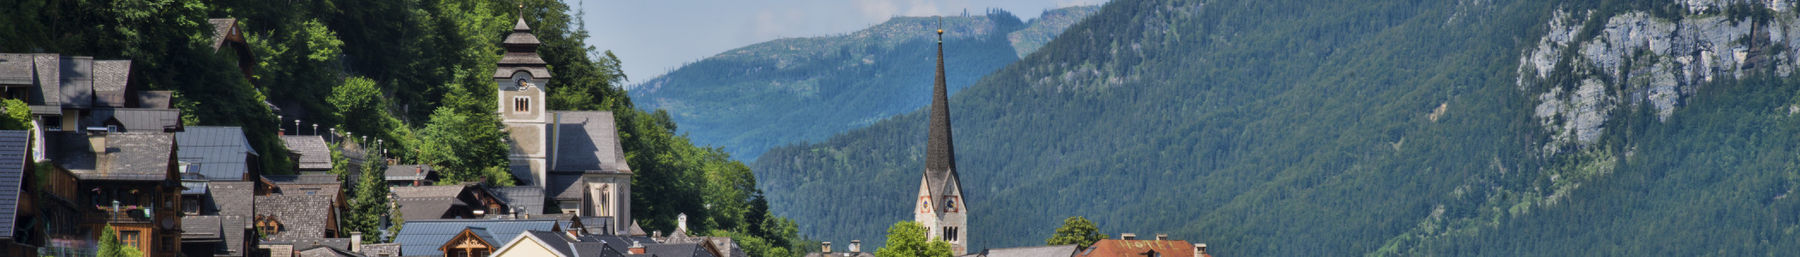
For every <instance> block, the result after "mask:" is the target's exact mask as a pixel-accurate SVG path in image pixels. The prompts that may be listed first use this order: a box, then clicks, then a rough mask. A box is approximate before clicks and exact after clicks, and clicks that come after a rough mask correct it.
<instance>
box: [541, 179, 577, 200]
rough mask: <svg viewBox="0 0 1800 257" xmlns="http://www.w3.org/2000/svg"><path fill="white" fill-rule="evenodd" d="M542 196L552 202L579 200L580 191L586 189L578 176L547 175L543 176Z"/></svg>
mask: <svg viewBox="0 0 1800 257" xmlns="http://www.w3.org/2000/svg"><path fill="white" fill-rule="evenodd" d="M544 179H545V180H548V181H545V185H546V186H548V188H545V190H544V194H547V195H549V196H550V197H551V199H553V200H581V194H582V191H583V190H585V188H586V187H587V185H586V184H583V183H581V175H580V174H548V175H545V176H544Z"/></svg>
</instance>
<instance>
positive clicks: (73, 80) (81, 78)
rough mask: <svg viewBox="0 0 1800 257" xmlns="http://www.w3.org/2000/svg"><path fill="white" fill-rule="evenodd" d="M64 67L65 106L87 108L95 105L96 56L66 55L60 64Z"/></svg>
mask: <svg viewBox="0 0 1800 257" xmlns="http://www.w3.org/2000/svg"><path fill="white" fill-rule="evenodd" d="M58 67H59V68H60V69H62V79H61V80H60V83H62V86H61V90H62V92H60V93H59V95H60V96H61V97H62V101H61V102H62V107H63V108H79V109H87V108H90V107H93V106H94V57H87V56H73V57H64V58H63V59H62V63H61V64H60V65H58Z"/></svg>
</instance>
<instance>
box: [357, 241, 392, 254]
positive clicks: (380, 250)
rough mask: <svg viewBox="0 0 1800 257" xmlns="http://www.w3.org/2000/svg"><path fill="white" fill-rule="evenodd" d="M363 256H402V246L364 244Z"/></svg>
mask: <svg viewBox="0 0 1800 257" xmlns="http://www.w3.org/2000/svg"><path fill="white" fill-rule="evenodd" d="M361 254H363V256H383V255H382V254H386V256H400V244H396V243H385V244H363V245H362V252H361Z"/></svg>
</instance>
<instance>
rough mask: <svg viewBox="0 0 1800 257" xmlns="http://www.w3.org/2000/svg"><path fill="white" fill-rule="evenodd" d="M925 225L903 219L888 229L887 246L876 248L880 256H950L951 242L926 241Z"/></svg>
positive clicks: (951, 254)
mask: <svg viewBox="0 0 1800 257" xmlns="http://www.w3.org/2000/svg"><path fill="white" fill-rule="evenodd" d="M925 233H927V230H925V226H920V225H919V223H918V222H912V221H901V222H899V223H894V225H893V226H890V227H888V229H887V241H886V244H887V245H886V246H882V247H881V249H876V250H875V256H878V257H950V256H954V255H953V253H951V252H950V243H947V242H944V241H942V240H930V241H926V237H925Z"/></svg>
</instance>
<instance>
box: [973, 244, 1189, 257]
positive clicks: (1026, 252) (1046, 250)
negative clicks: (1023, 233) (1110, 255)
mask: <svg viewBox="0 0 1800 257" xmlns="http://www.w3.org/2000/svg"><path fill="white" fill-rule="evenodd" d="M1080 249H1081V247H1080V246H1077V245H1049V246H1030V247H1014V248H999V249H988V250H987V251H985V252H984V254H981V255H980V256H982V257H1069V256H1075V253H1076V252H1077V251H1079V250H1080ZM1168 256H1177V255H1168Z"/></svg>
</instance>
